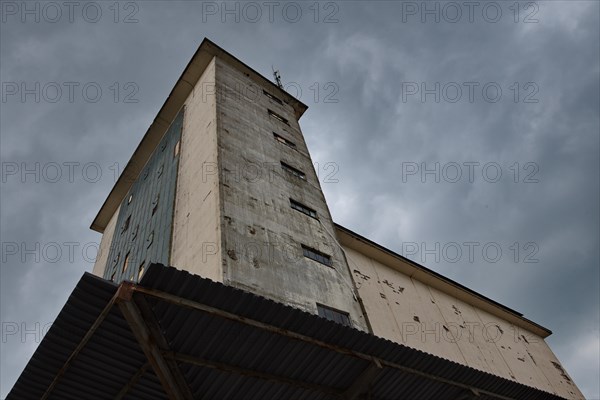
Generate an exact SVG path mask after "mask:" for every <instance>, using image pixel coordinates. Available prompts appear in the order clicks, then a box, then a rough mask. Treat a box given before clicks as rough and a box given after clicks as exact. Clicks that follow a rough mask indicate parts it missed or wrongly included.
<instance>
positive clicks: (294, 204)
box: [290, 199, 317, 219]
mask: <svg viewBox="0 0 600 400" xmlns="http://www.w3.org/2000/svg"><path fill="white" fill-rule="evenodd" d="M290 206H291V207H292V208H293V209H294V210H296V211H300V212H301V213H303V214H306V215H308V216H309V217H312V218H314V219H317V212H316V211H315V210H313V209H312V208H310V207H307V206H305V205H304V204H302V203H299V202H297V201H296V200H294V199H290Z"/></svg>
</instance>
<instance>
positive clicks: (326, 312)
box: [317, 304, 352, 326]
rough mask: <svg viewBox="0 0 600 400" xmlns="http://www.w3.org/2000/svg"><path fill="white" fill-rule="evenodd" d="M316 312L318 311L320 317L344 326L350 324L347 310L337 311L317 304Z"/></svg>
mask: <svg viewBox="0 0 600 400" xmlns="http://www.w3.org/2000/svg"><path fill="white" fill-rule="evenodd" d="M317 312H318V313H319V316H320V317H323V318H325V319H328V320H330V321H333V322H337V323H338V324H342V325H345V326H352V324H351V323H350V315H349V314H348V313H347V312H344V311H339V310H336V309H334V308H331V307H327V306H324V305H322V304H317Z"/></svg>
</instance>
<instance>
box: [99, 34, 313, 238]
mask: <svg viewBox="0 0 600 400" xmlns="http://www.w3.org/2000/svg"><path fill="white" fill-rule="evenodd" d="M215 56H218V57H220V58H222V59H223V60H225V62H228V63H230V64H232V65H234V66H235V67H237V68H238V69H240V70H242V71H243V72H244V73H246V74H247V75H248V76H249V77H250V78H251V79H253V80H254V81H257V82H261V83H268V84H270V85H271V86H272V88H271V89H272V90H273V91H275V92H276V93H277V96H279V97H281V98H282V99H283V100H284V101H285V102H286V103H287V104H289V105H291V106H292V107H293V108H294V111H295V116H296V118H297V119H300V117H302V115H303V114H304V112H305V111H306V110H307V109H308V106H307V105H305V104H304V103H302V102H301V101H299V100H298V99H296V98H295V97H294V96H292V95H291V94H289V93H287V92H286V91H285V90H283V89H281V88H280V87H279V86H277V85H276V84H274V83H273V82H271V81H270V80H269V79H267V78H265V77H264V76H263V75H261V74H260V73H259V72H257V71H256V70H254V69H253V68H251V67H250V66H248V65H247V64H245V63H243V62H242V61H240V60H239V59H238V58H236V57H235V56H233V55H232V54H231V53H228V52H227V51H225V50H224V49H223V48H221V47H219V46H218V45H217V44H215V43H214V42H212V41H211V40H209V39H208V38H204V39H203V40H202V43H201V44H200V46H199V47H198V49H197V50H196V52H195V53H194V55H193V56H192V58H191V60H190V61H189V63H188V64H187V66H186V67H185V69H184V70H183V73H182V74H181V76H180V77H179V79H177V81H176V82H175V85H174V86H173V89H172V90H171V92H170V93H169V96H168V97H167V99H166V100H165V102H164V104H163V105H162V107H161V108H160V110H159V111H158V114H157V115H156V117H155V118H154V121H153V122H152V124H151V125H150V127H149V128H148V130H147V131H146V133H145V134H144V136H143V137H142V140H141V141H140V143H139V144H138V146H137V147H136V149H135V150H134V152H133V155H132V156H131V158H130V159H129V161H128V162H127V165H126V166H125V168H124V169H123V171H122V173H121V175H120V176H119V178H118V179H117V182H116V183H115V184H114V186H113V188H112V189H111V191H110V193H109V194H108V197H107V198H106V200H104V203H103V204H102V206H101V207H100V210H99V211H98V213H97V214H96V217H95V218H94V220H93V221H92V224H91V225H90V229H92V230H94V231H96V232H99V233H104V229H105V228H106V225H107V224H108V222H109V221H110V218H111V217H112V216H113V214H114V212H115V211H116V210H117V208H118V206H119V205H120V204H121V201H122V200H123V199H124V198H125V196H126V195H127V192H128V191H129V188H130V187H131V185H132V184H133V182H134V181H135V180H136V179H137V177H138V176H139V174H140V173H141V171H142V169H143V168H144V166H145V165H146V162H147V161H148V159H149V158H150V156H151V155H152V152H153V151H154V149H155V148H156V146H157V145H158V143H159V142H160V139H161V138H162V137H163V135H164V134H165V132H166V131H167V129H168V128H169V126H170V124H171V122H172V121H173V119H174V118H175V116H176V115H177V113H178V112H179V110H180V109H181V107H183V105H184V103H185V101H186V99H187V97H188V95H189V94H190V93H191V92H192V90H193V89H194V86H195V85H196V83H197V82H198V80H199V79H200V77H201V76H202V73H203V72H204V70H205V69H206V67H207V66H208V64H209V63H210V61H211V60H212V58H213V57H215Z"/></svg>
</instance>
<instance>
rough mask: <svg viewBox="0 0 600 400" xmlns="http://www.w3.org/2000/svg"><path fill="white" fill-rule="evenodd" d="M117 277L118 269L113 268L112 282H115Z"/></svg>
mask: <svg viewBox="0 0 600 400" xmlns="http://www.w3.org/2000/svg"><path fill="white" fill-rule="evenodd" d="M116 275H117V269H116V268H113V272H112V274H111V275H110V281H111V282H114V281H115V276H116Z"/></svg>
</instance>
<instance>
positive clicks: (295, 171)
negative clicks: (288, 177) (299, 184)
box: [281, 161, 306, 180]
mask: <svg viewBox="0 0 600 400" xmlns="http://www.w3.org/2000/svg"><path fill="white" fill-rule="evenodd" d="M281 168H283V169H284V170H286V171H287V172H289V173H290V174H292V175H295V176H297V177H298V178H300V179H304V180H306V174H305V173H304V172H302V171H300V170H299V169H296V168H294V167H292V166H291V165H289V164H286V163H284V162H283V161H282V162H281Z"/></svg>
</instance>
